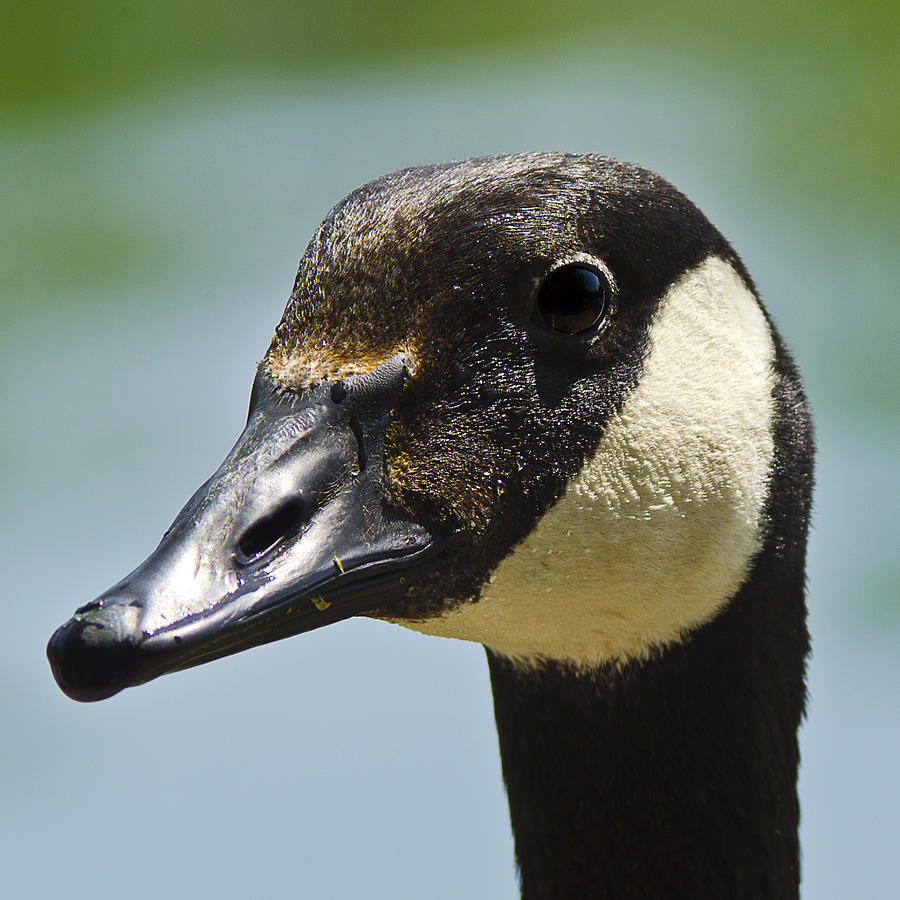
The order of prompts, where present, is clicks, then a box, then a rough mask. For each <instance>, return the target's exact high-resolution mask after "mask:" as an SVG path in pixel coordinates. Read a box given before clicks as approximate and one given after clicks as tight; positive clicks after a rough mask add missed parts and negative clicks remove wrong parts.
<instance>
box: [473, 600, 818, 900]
mask: <svg viewBox="0 0 900 900" xmlns="http://www.w3.org/2000/svg"><path fill="white" fill-rule="evenodd" d="M779 595H780V596H779ZM796 600H799V601H800V602H799V609H798V608H796V607H797V606H798V604H797V602H796ZM796 600H795V602H794V604H793V605H794V607H795V608H794V609H793V610H785V609H784V608H782V609H781V610H780V615H779V618H780V619H781V625H780V627H779V629H778V630H777V631H775V632H774V633H769V634H767V635H761V634H760V628H759V626H760V619H759V613H760V606H769V607H770V606H771V605H772V604H773V603H775V604H779V603H787V602H789V598H786V597H785V596H784V594H783V593H782V592H781V591H778V592H777V593H776V595H775V596H771V595H769V596H768V597H762V596H756V597H754V596H751V595H750V592H749V591H745V592H744V593H743V594H742V595H740V596H739V597H737V598H735V601H733V604H732V606H731V607H730V608H729V609H728V610H727V611H726V612H724V613H723V614H722V615H721V616H720V617H719V618H718V619H716V620H715V621H714V622H712V623H710V624H709V625H707V626H705V627H704V628H702V629H700V630H699V631H698V632H696V633H695V634H694V635H693V636H692V638H691V639H689V640H688V641H687V642H686V643H684V644H681V645H678V646H676V647H673V648H671V649H669V650H667V651H665V652H664V653H661V654H659V655H658V656H657V657H655V658H653V659H650V660H648V661H646V662H644V663H641V664H631V665H629V666H627V667H626V668H625V669H623V670H617V669H614V668H609V669H604V670H599V671H596V672H591V673H587V674H577V673H576V672H574V671H572V670H571V669H567V668H565V667H563V666H560V665H557V664H547V665H544V666H542V667H541V668H539V669H537V670H534V671H527V670H523V669H521V668H518V667H516V666H515V665H512V664H511V663H510V662H509V661H507V660H506V659H504V658H503V657H499V656H496V655H494V654H493V653H491V652H490V651H488V662H489V664H490V671H491V682H492V686H493V691H494V710H495V714H496V719H497V730H498V733H499V737H500V752H501V756H502V761H503V774H504V779H505V781H506V784H507V789H508V793H509V805H510V815H511V818H512V826H513V832H514V834H515V841H516V856H517V859H518V863H519V869H520V873H521V879H522V896H523V898H528V900H531V898H542V900H547V898H560V900H562V898H567V900H577V898H588V897H590V898H594V900H597V898H607V897H608V898H616V900H627V898H638V897H641V898H671V897H684V898H692V900H701V898H706V897H709V898H712V897H718V898H722V897H728V898H739V897H746V898H760V900H762V898H768V900H775V898H788V897H796V896H797V891H798V885H799V860H798V856H799V848H798V842H797V825H798V820H799V808H798V803H797V792H796V782H797V765H798V761H799V756H798V749H797V737H796V733H797V726H798V725H799V722H800V718H801V715H802V711H803V703H804V687H803V668H804V657H805V653H806V640H807V639H806V631H805V627H804V624H803V615H802V599H801V594H800V593H798V594H797V595H796ZM785 618H788V619H792V620H793V621H791V622H785Z"/></svg>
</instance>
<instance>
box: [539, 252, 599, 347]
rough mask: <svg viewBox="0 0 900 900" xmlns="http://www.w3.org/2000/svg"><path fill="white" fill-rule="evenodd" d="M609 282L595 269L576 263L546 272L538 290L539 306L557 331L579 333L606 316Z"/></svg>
mask: <svg viewBox="0 0 900 900" xmlns="http://www.w3.org/2000/svg"><path fill="white" fill-rule="evenodd" d="M608 294H609V283H608V282H607V280H606V278H605V277H604V276H603V275H601V274H600V273H599V272H598V271H596V269H589V268H588V267H587V266H582V265H578V264H577V263H575V264H573V265H570V266H563V267H562V268H561V269H557V270H556V271H555V272H551V273H550V275H548V276H547V280H546V281H545V282H544V283H543V284H542V285H541V290H540V292H539V293H538V302H537V308H538V312H539V313H540V315H541V317H542V318H543V320H544V322H546V323H547V325H549V326H550V327H551V328H552V329H553V330H554V331H562V332H564V333H565V334H580V333H581V332H582V331H587V330H588V329H589V328H593V327H594V325H596V324H597V323H598V322H599V321H600V319H602V318H603V314H604V312H606V307H607V303H608Z"/></svg>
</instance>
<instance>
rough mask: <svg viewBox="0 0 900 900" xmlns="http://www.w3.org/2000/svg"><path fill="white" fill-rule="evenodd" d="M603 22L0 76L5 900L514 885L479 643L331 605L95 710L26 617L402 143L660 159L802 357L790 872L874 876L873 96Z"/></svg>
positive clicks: (898, 624) (394, 161) (890, 483)
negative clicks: (88, 72) (805, 687)
mask: <svg viewBox="0 0 900 900" xmlns="http://www.w3.org/2000/svg"><path fill="white" fill-rule="evenodd" d="M695 5H696V4H695ZM700 6H702V4H700ZM98 8H99V7H98ZM379 8H380V7H379ZM830 8H831V7H829V9H830ZM398 9H399V8H398ZM492 21H493V20H492ZM886 21H887V20H886ZM592 27H593V28H594V30H593V31H590V32H589V33H580V32H579V33H578V34H573V35H572V36H571V37H570V38H567V39H563V38H562V37H560V36H559V35H557V36H556V37H554V39H553V40H552V41H547V42H546V43H542V42H541V41H537V42H535V41H534V40H533V35H532V43H530V44H527V45H523V46H522V47H519V48H515V47H512V48H510V47H508V46H506V45H504V46H503V47H502V48H501V49H494V50H492V49H490V48H491V46H493V45H491V44H490V41H489V40H488V38H485V46H480V45H479V44H478V42H477V41H476V42H475V44H474V45H472V46H466V47H465V48H464V49H462V50H459V51H457V52H455V53H451V52H449V51H447V52H443V53H441V54H436V55H435V56H434V57H433V58H432V57H430V56H428V55H420V57H419V58H414V55H413V56H407V57H405V58H401V59H400V61H399V62H398V61H397V59H396V58H391V55H390V54H388V53H383V54H381V56H378V55H377V54H376V56H375V57H373V58H372V59H369V60H368V61H367V60H366V59H362V60H361V59H358V58H356V57H355V56H354V57H352V58H350V57H347V58H345V59H343V60H341V59H337V61H335V60H334V59H330V60H324V57H323V58H322V59H320V58H319V57H315V56H313V63H315V64H310V65H308V66H307V67H306V68H305V69H303V70H302V71H293V70H290V67H286V69H287V70H285V71H282V70H281V69H280V68H279V67H278V66H271V65H258V66H252V65H250V64H249V63H247V61H246V60H243V61H239V62H241V65H240V66H236V67H234V66H233V67H228V66H224V65H223V66H222V67H221V70H215V69H214V68H212V67H211V66H210V64H209V61H208V60H207V59H206V58H205V57H204V58H203V66H199V64H198V71H197V72H192V73H189V74H185V70H184V67H182V69H179V70H178V72H179V73H180V74H178V77H175V76H174V75H171V76H170V77H168V78H166V77H164V75H162V74H160V72H158V71H156V69H152V67H151V69H152V70H151V69H148V70H147V71H146V72H143V74H142V75H141V78H138V76H137V75H134V73H133V72H132V69H128V68H127V67H126V68H125V69H123V72H124V75H123V78H122V84H121V85H120V86H119V87H117V88H115V89H114V88H111V87H104V86H103V85H101V86H100V87H97V86H96V85H94V86H93V87H91V85H92V84H93V83H92V82H89V80H85V84H87V87H85V86H84V85H82V86H81V88H79V90H80V91H81V92H80V93H78V90H76V88H72V90H73V91H74V92H75V94H76V95H77V96H73V97H69V96H68V95H66V94H65V93H64V92H62V88H58V89H57V94H54V93H53V90H54V89H53V84H50V87H47V86H46V85H45V86H44V87H41V85H40V84H36V86H34V92H35V97H33V98H32V97H30V95H28V94H27V91H25V89H24V88H21V85H20V88H21V90H20V92H19V96H18V97H17V99H16V101H15V102H11V103H9V104H7V106H6V107H4V106H3V104H2V103H0V112H2V118H0V125H2V127H0V179H2V180H0V191H2V194H0V197H2V204H3V213H2V218H0V287H2V304H0V315H2V319H0V324H2V329H0V375H2V377H0V385H2V392H3V394H2V404H0V411H2V422H0V479H2V481H0V485H2V491H3V498H4V499H3V503H2V508H0V546H2V547H3V550H4V558H5V566H4V578H3V587H2V588H0V598H2V599H0V603H2V610H3V615H4V620H5V621H4V627H3V631H2V637H0V648H2V653H0V667H2V668H0V673H2V677H0V711H2V716H3V722H4V724H3V728H2V731H0V884H2V885H4V894H5V895H7V896H15V897H34V898H44V897H54V896H59V895H61V894H64V895H65V896H68V897H71V898H82V897H83V898H92V900H96V898H105V897H109V898H118V897H122V896H126V897H129V898H135V900H137V898H143V897H147V898H150V897H153V898H155V897H158V896H160V895H161V894H164V895H166V896H170V897H175V898H180V897H184V898H187V897H197V896H217V897H221V898H229V897H235V898H237V897H244V896H247V895H248V894H251V893H252V894H253V895H256V896H263V897H276V896H286V895H289V894H298V895H301V896H309V897H317V898H331V897H333V898H348V897H356V896H359V895H369V896H371V895H375V896H379V895H380V896H388V895H390V896H392V897H397V898H402V897H409V898H418V897H423V896H427V897H429V898H443V897H446V898H460V897H467V898H469V897H472V898H474V897H486V898H487V897H490V898H514V897H515V896H517V892H516V882H515V870H514V866H513V851H512V839H511V836H510V832H509V823H508V816H507V811H506V800H505V796H504V793H503V788H502V783H501V778H500V767H499V757H498V754H497V747H496V737H495V732H494V725H493V716H492V710H491V701H490V690H489V684H488V678H487V668H486V665H485V662H484V659H483V653H482V651H481V649H480V648H479V647H477V646H474V645H467V644H463V643H460V642H453V641H443V640H439V639H430V638H426V637H423V636H420V635H416V634H413V633H408V632H405V631H402V630H400V629H396V628H393V627H391V626H387V625H384V624H381V623H375V622H367V621H357V620H354V621H350V622H346V623H342V624H341V625H339V626H335V627H332V628H330V629H326V630H323V631H319V632H314V633H311V634H308V635H305V636H302V637H299V638H294V639H291V640H288V641H283V642H280V643H278V644H274V645H271V646H268V647H263V648H259V649H256V650H253V651H249V652H247V653H244V654H241V655H239V656H236V657H232V658H230V659H226V660H221V661H218V662H216V663H214V664H211V665H209V666H204V667H200V668H198V669H193V670H190V671H187V672H183V673H180V674H178V675H175V676H171V677H166V678H162V679H160V680H158V681H156V682H153V683H151V684H149V685H146V686H144V687H141V688H140V689H137V690H130V691H126V692H125V693H124V694H121V695H118V696H117V697H115V698H113V699H111V700H109V701H106V702H104V703H100V704H92V705H80V704H74V703H72V702H71V701H69V700H67V699H66V698H64V697H63V696H62V694H60V693H59V691H58V690H57V689H56V687H55V686H54V684H53V682H52V679H51V677H50V675H49V671H48V668H47V666H46V663H45V661H44V657H43V645H44V643H45V641H46V639H47V637H48V636H49V634H50V632H51V631H52V630H53V628H55V627H56V626H57V625H58V624H60V623H61V622H62V621H63V620H64V619H65V618H67V617H68V616H69V615H70V614H71V612H72V610H73V609H74V607H75V606H77V605H80V604H81V603H84V602H87V601H88V600H90V599H92V598H93V597H94V596H96V595H97V594H98V593H99V592H100V591H102V590H103V589H105V588H106V587H108V586H109V585H110V584H112V583H113V582H115V581H117V580H118V579H119V578H120V577H121V576H122V575H124V574H125V573H126V572H127V571H129V570H130V569H131V568H133V567H134V565H136V564H137V563H138V562H139V561H140V560H141V559H143V558H144V557H145V556H146V555H147V554H148V553H149V552H150V550H152V549H153V547H155V545H156V543H157V542H158V540H159V537H160V535H161V534H162V532H163V531H164V530H165V528H166V526H167V525H168V523H169V522H170V520H171V519H172V517H173V516H174V514H175V513H176V512H177V510H178V509H180V507H181V505H182V503H183V502H184V501H185V499H186V498H187V497H188V496H189V495H190V494H191V493H192V492H193V490H194V489H195V488H196V487H197V486H198V485H199V484H200V483H201V482H202V481H203V480H204V479H205V478H206V477H207V476H208V475H209V474H210V472H212V471H213V470H214V469H215V468H216V466H217V465H218V463H219V462H220V460H221V458H222V457H223V456H224V455H225V453H226V452H227V450H228V448H229V447H230V446H231V444H232V443H233V441H234V439H235V438H236V437H237V435H238V433H239V432H240V430H241V427H242V425H243V419H244V416H245V413H246V403H247V399H248V397H249V389H250V383H251V379H252V374H253V371H254V367H255V365H256V363H257V362H258V360H259V359H260V357H261V356H262V354H263V352H264V350H265V348H266V346H267V343H268V340H269V338H270V336H271V333H272V330H273V328H274V325H275V323H276V321H277V320H278V318H279V316H280V314H281V310H282V307H283V305H284V302H285V300H286V297H287V294H288V291H289V289H290V285H291V282H292V279H293V274H294V271H295V268H296V263H297V259H298V258H299V256H300V254H301V252H302V250H303V248H304V246H305V244H306V241H307V240H308V238H309V236H310V235H311V233H312V230H313V228H314V227H315V225H316V224H317V223H318V222H319V221H320V220H321V218H322V217H323V216H324V215H325V213H326V212H327V211H328V209H329V208H330V206H331V205H332V204H333V203H334V202H336V201H337V200H338V199H339V198H340V197H342V196H343V195H344V194H346V193H347V192H348V191H350V190H351V189H353V188H354V187H356V186H357V185H359V184H361V183H363V182H364V181H366V180H368V179H370V178H373V177H376V176H377V175H379V174H382V173H383V172H386V171H390V170H392V169H396V168H399V167H401V166H404V165H411V164H417V163H425V162H432V161H438V160H444V159H452V158H462V157H466V156H472V155H480V154H486V153H495V152H509V151H515V150H522V149H564V150H571V151H583V152H603V153H607V154H610V155H615V156H618V157H620V158H624V159H628V160H633V161H638V162H641V163H643V164H645V165H648V166H650V167H651V168H654V169H657V170H658V171H660V172H661V173H663V174H664V175H666V176H667V177H668V178H669V179H670V180H672V181H673V182H674V183H675V184H676V185H677V186H679V187H680V188H681V189H682V190H684V191H685V192H686V193H687V194H688V195H689V196H690V197H691V198H692V199H693V200H694V201H695V202H697V203H698V205H699V206H700V207H701V208H702V209H703V210H704V211H705V212H706V214H707V215H708V216H709V217H710V218H711V219H712V221H713V222H714V223H715V224H716V225H718V227H719V228H720V229H721V230H722V231H723V232H724V233H725V235H726V236H727V237H728V238H729V239H730V240H731V241H732V243H733V244H734V245H735V247H736V248H737V249H738V251H739V253H740V254H741V255H742V257H743V258H744V261H745V262H746V263H747V265H748V268H749V269H750V271H751V272H752V273H753V275H754V278H755V279H756V282H757V285H758V287H759V289H760V291H761V294H762V296H763V298H764V300H765V302H766V303H767V305H768V307H769V309H770V310H771V312H772V314H773V317H774V319H775V321H776V322H777V324H778V326H779V329H780V330H781V332H782V334H783V336H784V337H785V339H786V341H787V343H788V345H789V346H790V347H791V348H792V350H793V352H794V355H795V357H796V359H797V361H798V363H799V365H800V368H801V371H802V372H803V373H804V375H805V378H806V381H807V386H808V390H809V395H810V400H811V404H812V407H813V410H814V413H815V417H816V423H817V440H818V445H819V458H818V488H817V493H816V504H815V527H814V531H813V535H812V541H811V547H810V566H809V594H810V606H811V625H812V630H813V637H814V656H813V659H812V662H811V666H810V695H811V704H810V710H809V718H808V721H807V723H806V724H805V726H804V728H803V732H802V752H803V767H802V772H801V800H802V807H803V825H802V840H803V847H804V864H803V871H804V890H803V895H804V897H805V898H807V900H819V898H835V900H839V898H846V897H872V898H881V897H893V896H896V895H897V885H898V884H900V862H898V857H897V853H896V845H897V839H898V837H900V776H898V774H897V760H898V759H900V720H898V710H897V707H898V702H897V696H898V689H900V654H898V647H900V602H898V586H900V562H898V552H897V546H898V528H897V509H898V500H900V496H898V493H900V492H898V485H897V475H896V469H897V460H898V458H900V429H898V425H900V390H898V384H900V370H898V354H897V334H898V329H900V305H898V303H897V299H898V298H897V285H898V283H900V265H898V259H897V252H896V244H897V222H896V199H897V190H896V188H897V176H896V173H895V172H893V169H894V168H895V166H893V164H890V165H888V164H886V163H885V160H891V159H893V158H894V157H893V156H892V155H891V154H889V153H887V151H886V150H885V147H890V146H891V142H892V140H893V137H895V136H896V126H895V125H894V124H892V121H891V118H890V117H894V118H896V112H895V109H896V105H895V106H894V107H893V109H892V111H891V112H890V114H889V115H887V114H886V116H885V117H884V118H882V120H881V124H880V126H879V121H878V116H877V115H875V114H874V113H873V114H871V115H869V114H868V113H866V110H865V109H861V107H860V105H859V104H858V103H851V102H849V101H850V100H853V99H854V98H855V97H856V94H854V93H853V91H854V90H856V88H854V85H853V82H852V78H850V77H849V76H848V78H847V79H841V78H840V77H838V76H839V75H840V72H841V71H844V70H846V71H850V70H849V69H848V68H847V66H846V64H845V67H844V70H841V69H840V68H839V69H838V75H834V74H832V75H829V76H828V77H825V76H823V77H822V78H821V79H819V80H816V77H815V76H818V75H819V74H820V73H821V72H823V71H826V70H828V69H829V66H828V65H823V61H822V59H821V58H820V56H819V55H818V54H816V53H815V52H814V48H811V47H810V46H803V45H800V46H798V47H797V48H796V52H789V51H790V50H791V48H790V47H788V46H787V45H782V44H781V43H777V42H776V43H773V44H772V45H771V46H770V47H769V52H768V55H765V54H764V55H762V56H753V55H752V54H748V52H747V49H746V48H740V47H737V44H736V43H735V37H734V35H732V37H731V38H730V40H731V41H732V43H731V44H727V45H726V44H722V45H716V44H715V42H710V40H707V42H706V43H705V44H703V45H702V48H701V49H703V48H705V49H704V52H702V53H701V52H699V51H698V50H697V47H696V46H695V45H693V44H690V45H686V46H680V45H679V44H678V43H677V42H674V41H672V42H667V41H665V40H662V39H660V38H659V37H655V38H654V39H653V42H652V43H651V44H650V45H648V44H647V43H645V42H643V41H642V39H641V35H640V30H639V29H638V30H636V31H635V30H634V29H633V30H632V31H630V32H629V31H628V30H627V29H626V30H624V31H623V30H619V31H615V32H613V33H610V32H608V31H604V30H602V29H599V30H597V26H596V24H595V25H594V26H592ZM329 33H330V32H329ZM353 35H356V32H355V31H354V32H353ZM488 37H490V35H488ZM707 38H708V36H707ZM352 40H355V41H357V43H358V44H360V46H362V43H360V42H362V40H363V39H362V38H361V37H359V36H358V35H356V36H355V37H353V38H352ZM351 44H352V41H351ZM353 46H356V45H353ZM385 46H387V45H385ZM754 46H755V45H754ZM88 49H90V48H88ZM876 50H877V46H876ZM323 53H324V51H323ZM426 57H427V58H426ZM873 57H874V61H872V60H870V61H868V62H867V63H866V64H867V65H868V66H869V67H870V68H871V67H872V66H875V67H876V68H877V66H878V65H880V63H879V61H878V59H877V53H876V52H874V51H873ZM156 58H157V57H154V59H156ZM104 59H105V58H104V57H102V54H101V63H102V62H103V60H104ZM317 60H318V62H317ZM844 62H845V63H846V60H845V61H844ZM4 65H6V63H4ZM123 65H124V64H123ZM132 68H133V67H132ZM866 71H868V70H865V69H864V71H863V74H865V72H866ZM129 73H130V74H129ZM51 74H52V73H51ZM857 74H858V72H857ZM887 74H888V75H890V74H891V72H890V71H888V72H887ZM125 76H128V77H125ZM46 77H47V78H50V75H47V76H46ZM60 79H61V76H60ZM129 79H131V80H129ZM845 80H846V81H847V82H848V83H846V84H845V83H844V81H845ZM51 81H52V79H51ZM54 83H55V82H54ZM62 83H63V80H60V84H62ZM98 84H99V82H98ZM878 84H879V85H881V86H882V87H884V85H883V84H882V82H881V81H879V82H878ZM835 85H842V86H843V87H842V89H843V91H844V93H843V94H841V93H840V92H838V91H836V90H835ZM895 86H896V85H895ZM857 87H858V86H857ZM89 88H90V90H89ZM820 90H821V91H822V92H824V93H826V94H828V96H827V97H820V96H819V91H820ZM104 91H105V92H104ZM829 92H830V93H829ZM48 98H49V99H48ZM54 98H55V100H54ZM60 98H62V99H60ZM98 98H99V99H98ZM792 110H793V114H792ZM829 116H832V120H831V121H829V118H828V117H829ZM854 117H855V119H854ZM848 119H849V120H850V121H849V123H848V121H847V120H848ZM855 120H859V122H860V123H861V124H859V127H857V128H855V129H854V128H852V127H851V126H852V124H853V121H855ZM866 128H868V129H869V131H868V132H867V131H866ZM891 129H893V132H891ZM847 134H852V135H853V138H852V139H850V138H848V139H846V140H845V142H844V144H843V152H842V150H841V147H838V146H835V143H836V142H835V140H834V137H835V135H837V136H839V137H841V136H846V135H847ZM867 134H869V135H870V136H871V135H874V136H875V137H871V138H870V139H869V140H868V142H866V141H862V140H861V139H860V135H862V136H863V137H865V136H866V135H867ZM823 136H824V137H823ZM829 136H830V137H829ZM854 142H856V143H854ZM863 143H867V146H866V147H865V148H862V144H863ZM889 170H890V171H889Z"/></svg>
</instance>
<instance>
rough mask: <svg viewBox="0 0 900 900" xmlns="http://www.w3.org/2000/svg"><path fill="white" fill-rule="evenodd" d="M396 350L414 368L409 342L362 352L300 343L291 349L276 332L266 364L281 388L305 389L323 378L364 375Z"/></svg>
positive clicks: (334, 378)
mask: <svg viewBox="0 0 900 900" xmlns="http://www.w3.org/2000/svg"><path fill="white" fill-rule="evenodd" d="M397 353H403V355H404V357H405V358H406V361H407V363H406V364H407V367H408V368H409V369H410V371H412V370H413V368H414V355H413V354H412V353H411V352H410V349H409V347H408V345H406V344H402V343H398V344H395V345H394V346H392V347H389V348H384V349H382V348H379V349H378V350H377V351H376V350H371V351H362V352H352V351H349V352H348V348H344V347H336V348H331V347H327V346H326V347H315V346H313V347H303V346H301V347H298V348H294V349H291V350H289V349H287V348H286V347H285V346H284V345H283V344H282V343H281V342H280V341H279V340H278V338H277V336H276V338H275V339H274V340H273V341H272V344H271V346H270V347H269V350H268V352H267V353H266V368H267V369H268V372H269V374H270V375H271V376H272V379H273V380H274V381H275V383H276V384H277V385H278V387H279V388H281V390H288V391H302V390H306V389H307V388H311V387H315V386H316V385H317V384H320V383H321V382H323V381H339V380H340V379H342V378H351V377H352V376H354V375H365V374H366V373H368V372H371V371H372V370H373V369H375V368H376V367H377V366H379V365H380V364H381V363H383V362H384V361H385V360H387V359H390V358H391V357H392V356H394V355H395V354H397Z"/></svg>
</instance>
